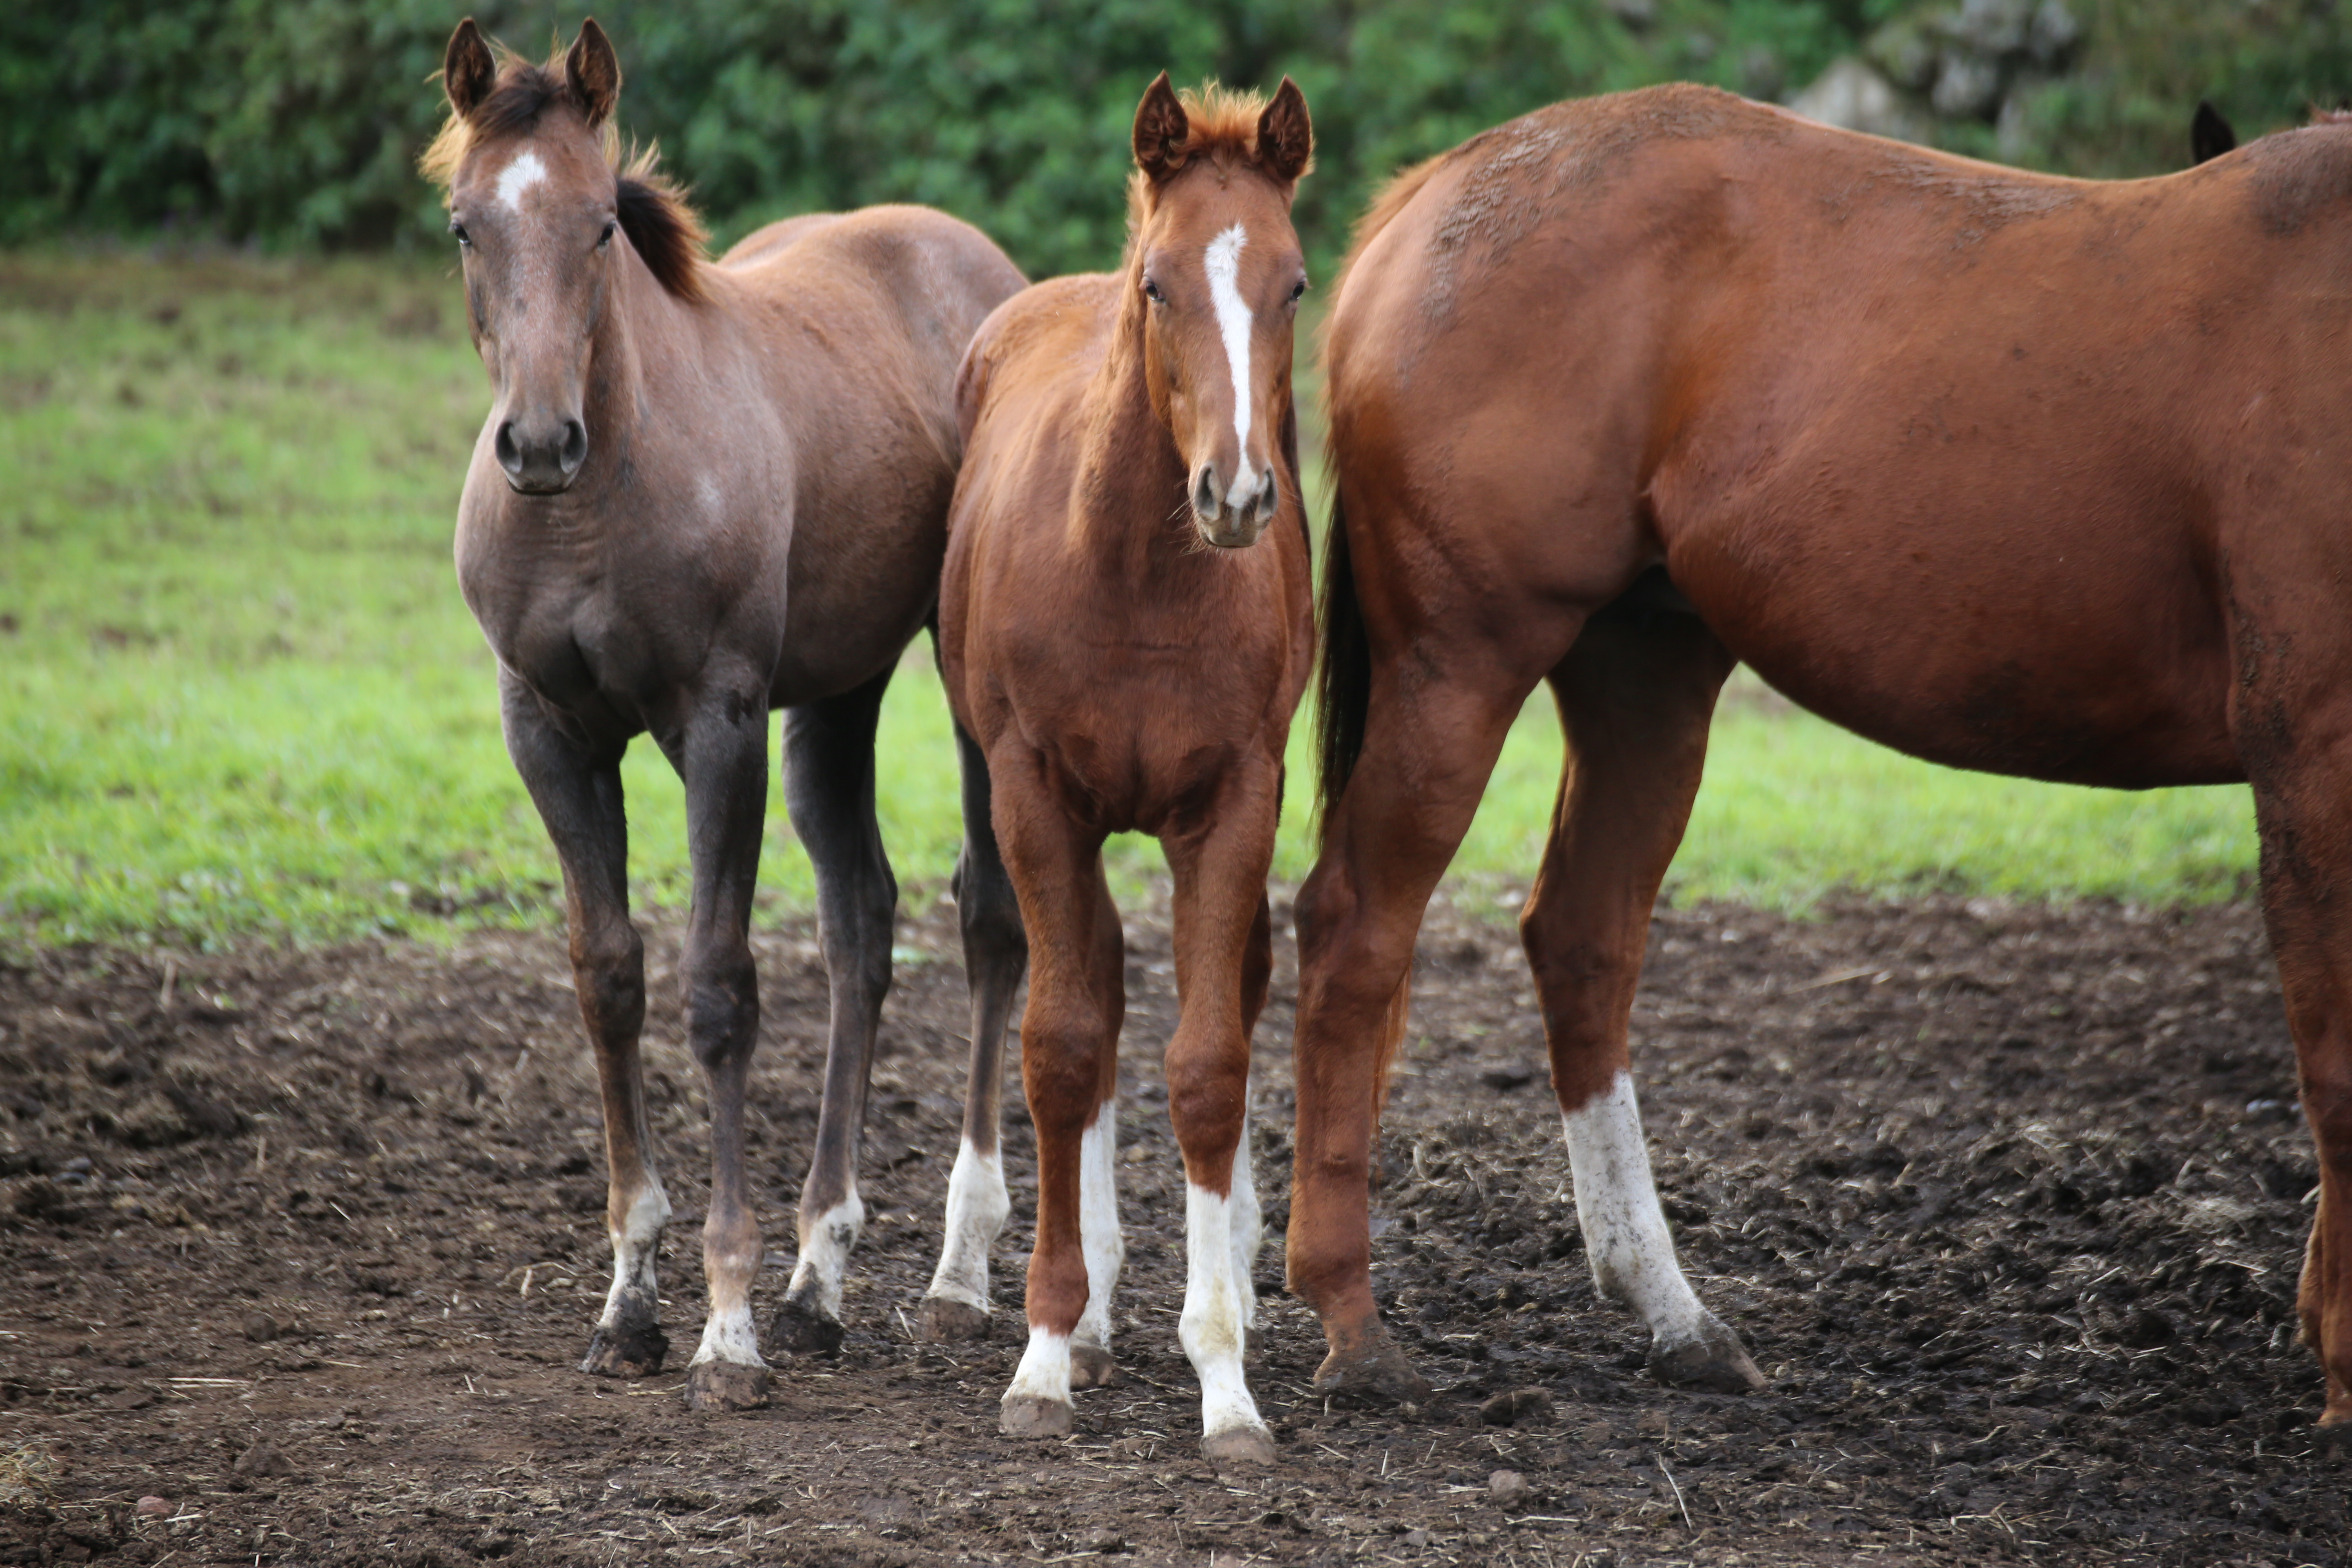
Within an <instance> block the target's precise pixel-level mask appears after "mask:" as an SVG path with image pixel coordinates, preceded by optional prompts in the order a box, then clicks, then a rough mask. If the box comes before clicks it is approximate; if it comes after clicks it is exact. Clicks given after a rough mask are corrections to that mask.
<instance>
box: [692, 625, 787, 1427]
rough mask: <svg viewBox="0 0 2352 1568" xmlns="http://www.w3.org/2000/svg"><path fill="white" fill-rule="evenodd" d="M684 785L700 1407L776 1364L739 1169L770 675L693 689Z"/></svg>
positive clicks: (738, 1392)
mask: <svg viewBox="0 0 2352 1568" xmlns="http://www.w3.org/2000/svg"><path fill="white" fill-rule="evenodd" d="M667 740H668V742H669V746H668V749H669V751H670V755H671V760H672V761H673V762H674V763H677V770H678V774H679V776H680V777H681V778H682V779H683V780H684V781H685V784H686V830H687V847H688V854H689V856H690V857H691V859H692V862H693V869H694V907H693V910H692V912H691V913H690V914H689V916H688V921H687V932H686V953H685V957H684V960H683V962H682V963H680V964H679V974H678V978H679V981H680V983H681V984H682V985H683V987H684V989H685V993H686V1035H687V1044H688V1047H690V1048H691V1049H692V1050H693V1052H694V1057H695V1059H696V1060H697V1061H698V1062H700V1063H701V1064H702V1070H703V1074H704V1080H705V1083H706V1085H707V1086H708V1089H709V1097H710V1212H709V1216H708V1217H707V1218H706V1219H705V1220H704V1221H703V1226H702V1270H703V1278H704V1279H705V1281H706V1282H707V1283H708V1285H709V1291H710V1316H709V1319H708V1320H707V1321H705V1323H704V1325H703V1331H702V1344H701V1346H700V1347H699V1348H698V1349H697V1350H696V1352H694V1361H693V1363H691V1365H690V1366H689V1367H688V1373H687V1385H686V1402H687V1404H688V1406H689V1407H690V1408H692V1409H696V1410H743V1409H752V1408H756V1407H758V1406H760V1405H765V1404H766V1403H767V1402H768V1368H767V1364H766V1363H764V1362H762V1361H761V1359H760V1337H759V1331H757V1330H756V1329H755V1328H754V1327H753V1326H752V1321H751V1281H752V1279H754V1278H755V1277H756V1276H757V1275H758V1274H759V1272H760V1259H761V1241H760V1222H759V1219H758V1216H757V1215H755V1214H754V1212H753V1210H752V1207H751V1194H750V1192H749V1190H748V1188H747V1186H746V1184H745V1181H744V1175H743V1098H744V1090H745V1087H746V1084H747V1081H748V1080H749V1079H750V1076H751V1052H752V1048H753V1047H755V1046H756V1045H757V1044H758V1043H759V1035H760V985H759V977H758V975H757V973H755V972H754V969H753V966H752V963H751V891H752V888H753V885H754V883H755V881H756V879H757V878H758V875H759V868H760V838H761V828H762V826H763V821H762V819H763V816H764V814H765V811H766V807H767V795H768V747H767V740H768V704H767V689H766V683H765V682H764V680H762V679H760V678H759V677H757V676H755V675H752V674H750V673H748V672H742V671H737V672H732V673H731V674H714V675H712V676H710V677H709V678H708V679H707V680H706V684H705V685H704V687H703V689H701V690H700V691H699V692H698V693H697V694H696V697H695V699H694V701H693V705H692V707H691V709H690V710H689V711H688V716H687V720H686V723H685V727H684V731H683V733H681V734H677V735H674V736H671V737H667Z"/></svg>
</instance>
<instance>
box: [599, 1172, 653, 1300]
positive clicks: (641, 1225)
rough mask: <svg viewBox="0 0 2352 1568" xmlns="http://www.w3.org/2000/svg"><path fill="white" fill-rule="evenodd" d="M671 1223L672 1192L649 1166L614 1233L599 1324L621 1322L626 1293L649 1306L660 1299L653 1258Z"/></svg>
mask: <svg viewBox="0 0 2352 1568" xmlns="http://www.w3.org/2000/svg"><path fill="white" fill-rule="evenodd" d="M668 1223H669V1194H667V1193H665V1192H663V1191H662V1184H661V1178H660V1177H659V1176H656V1174H654V1173H653V1172H652V1171H651V1170H650V1169H648V1170H647V1171H646V1184H645V1185H644V1186H643V1187H641V1188H639V1189H638V1191H637V1195H636V1198H635V1201H634V1202H632V1203H631V1204H630V1205H629V1212H628V1214H627V1215H625V1216H624V1217H623V1219H622V1221H621V1224H620V1227H619V1228H618V1229H616V1230H614V1232H613V1233H612V1237H613V1288H612V1289H610V1290H608V1291H606V1292H605V1294H604V1316H603V1317H601V1318H598V1319H597V1320H596V1324H597V1326H598V1327H599V1328H606V1329H609V1328H612V1327H614V1325H616V1324H617V1323H619V1322H620V1321H621V1299H622V1298H623V1297H624V1296H628V1295H635V1297H637V1298H638V1300H641V1301H643V1302H644V1303H645V1304H646V1306H648V1307H652V1306H655V1305H656V1304H658V1303H659V1302H660V1300H661V1290H660V1288H659V1287H658V1286H657V1285H656V1282H655V1279H654V1258H655V1255H656V1254H657V1253H658V1252H659V1251H660V1250H661V1234H662V1226H666V1225H667V1224H668Z"/></svg>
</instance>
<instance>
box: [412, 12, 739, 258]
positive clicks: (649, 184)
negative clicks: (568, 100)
mask: <svg viewBox="0 0 2352 1568" xmlns="http://www.w3.org/2000/svg"><path fill="white" fill-rule="evenodd" d="M498 47H499V54H500V57H501V58H500V65H499V77H498V84H497V85H496V86H495V87H493V88H491V89H490V91H489V94H488V97H486V98H484V99H483V100H482V101H481V102H480V103H478V104H477V105H476V106H475V108H474V112H473V113H472V114H470V115H463V114H459V113H457V112H456V111H455V110H452V111H451V113H450V115H449V118H448V120H447V121H446V123H444V124H443V125H442V127H441V131H440V133H439V134H438V135H436V136H435V137H434V139H433V142H432V144H431V145H430V146H428V147H427V148H425V154H424V156H423V157H421V158H419V159H418V160H417V167H418V169H419V170H420V171H422V172H423V174H424V175H425V178H426V179H428V180H430V181H432V182H433V183H434V184H436V185H438V186H440V187H441V193H442V196H443V198H444V199H445V200H446V198H447V196H448V194H449V188H450V186H451V185H453V184H455V183H456V182H457V170H458V168H459V166H460V165H462V164H463V163H465V161H466V154H467V153H469V152H471V151H472V150H473V148H474V145H475V143H476V142H481V141H488V140H493V139H495V138H498V137H501V136H517V135H521V134H524V133H525V132H529V131H530V130H531V129H532V128H534V127H535V126H537V125H538V124H539V121H540V118H541V116H542V115H544V114H545V113H546V112H547V111H548V110H549V109H550V108H551V107H552V106H553V105H555V104H556V103H557V102H559V101H560V100H562V99H563V98H564V96H565V89H564V85H563V61H562V56H560V55H558V56H556V57H554V58H551V59H550V60H549V61H548V62H547V63H546V64H544V65H534V64H532V63H531V62H530V61H529V60H527V59H524V58H521V57H520V56H519V55H516V54H514V53H513V52H511V51H510V50H508V49H506V48H505V47H503V46H498ZM596 135H597V142H598V145H599V146H600V148H601V149H602V151H603V153H604V163H605V165H606V166H607V167H608V168H610V169H611V170H612V171H613V176H614V216H616V217H618V219H619V220H620V224H621V229H622V232H624V233H625V234H626V235H627V236H628V237H629V244H630V245H631V246H632V247H634V248H635V250H636V253H637V255H638V256H639V257H640V258H642V259H643V260H644V262H645V264H646V269H647V270H648V271H650V272H651V273H652V274H653V275H654V277H655V278H656V279H659V281H660V283H661V286H662V287H663V288H664V289H667V290H668V291H669V292H670V293H672V294H674V295H676V296H677V297H678V298H679V299H681V300H705V299H708V298H709V289H707V288H706V287H705V286H704V282H703V277H702V268H703V266H704V265H705V263H706V261H707V259H708V251H707V250H706V245H707V242H708V240H709V233H708V231H707V230H705V229H704V227H703V226H702V219H701V216H700V215H698V213H696V212H695V210H694V206H693V205H692V204H691V203H689V202H688V200H687V199H686V193H685V192H683V191H681V190H680V189H678V187H677V184H675V183H674V182H672V181H671V180H670V179H669V178H668V177H667V175H665V174H662V173H661V159H660V149H658V148H657V147H647V148H645V149H643V150H642V151H640V150H638V149H635V148H631V149H628V150H627V151H624V150H623V147H622V143H621V138H620V135H619V133H618V132H616V131H615V130H614V127H613V126H612V124H611V123H610V122H609V121H608V122H607V123H606V124H605V125H604V127H603V129H602V130H601V131H600V132H596Z"/></svg>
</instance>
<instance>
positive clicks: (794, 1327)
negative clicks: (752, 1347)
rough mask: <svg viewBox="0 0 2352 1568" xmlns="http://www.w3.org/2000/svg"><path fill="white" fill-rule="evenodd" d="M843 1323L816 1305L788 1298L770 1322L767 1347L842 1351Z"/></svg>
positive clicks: (801, 1351) (793, 1351) (827, 1352)
mask: <svg viewBox="0 0 2352 1568" xmlns="http://www.w3.org/2000/svg"><path fill="white" fill-rule="evenodd" d="M842 1333H843V1331H842V1327H841V1325H840V1324H839V1323H837V1322H835V1321H834V1320H833V1319H831V1318H828V1317H826V1316H825V1315H824V1313H823V1312H821V1311H819V1310H817V1309H816V1308H814V1306H811V1305H809V1304H807V1303H806V1302H802V1301H790V1300H788V1301H786V1302H785V1303H784V1304H783V1305H782V1306H781V1307H779V1308H777V1309H776V1315H775V1317H774V1318H773V1319H772V1320H771V1321H769V1323H768V1344H767V1349H768V1350H769V1351H770V1352H776V1351H784V1352H790V1353H791V1354H793V1355H839V1354H840V1353H841V1341H842Z"/></svg>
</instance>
